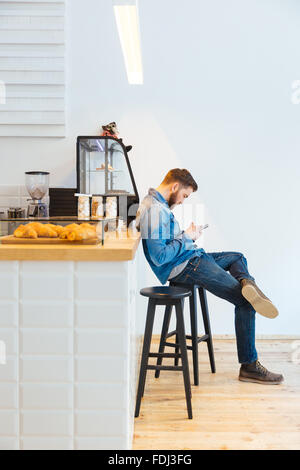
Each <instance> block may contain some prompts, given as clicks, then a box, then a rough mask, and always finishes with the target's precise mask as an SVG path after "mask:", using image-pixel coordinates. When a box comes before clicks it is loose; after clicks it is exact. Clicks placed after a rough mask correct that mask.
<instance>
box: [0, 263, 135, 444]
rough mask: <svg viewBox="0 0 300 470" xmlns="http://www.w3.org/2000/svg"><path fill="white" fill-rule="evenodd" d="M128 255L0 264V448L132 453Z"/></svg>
mask: <svg viewBox="0 0 300 470" xmlns="http://www.w3.org/2000/svg"><path fill="white" fill-rule="evenodd" d="M136 279H137V274H136V258H135V259H134V260H132V261H124V262H120V261H119V262H118V261H116V262H90V261H89V262H83V261H79V262H73V261H32V262H31V261H0V341H1V340H2V341H4V342H5V344H6V354H7V358H6V359H7V361H6V365H1V364H0V449H130V448H131V446H132V437H133V423H134V418H133V413H134V404H135V392H136V375H137V374H136V373H137V370H136V369H137V365H138V358H137V354H138V352H137V344H138V343H139V340H140V338H139V337H138V335H137V333H136V328H135V323H136V307H135V303H136V302H135V301H136Z"/></svg>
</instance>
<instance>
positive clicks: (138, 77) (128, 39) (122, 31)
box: [114, 5, 143, 85]
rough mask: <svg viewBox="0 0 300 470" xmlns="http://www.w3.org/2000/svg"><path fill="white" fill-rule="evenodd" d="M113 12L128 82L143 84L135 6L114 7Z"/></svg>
mask: <svg viewBox="0 0 300 470" xmlns="http://www.w3.org/2000/svg"><path fill="white" fill-rule="evenodd" d="M114 12H115V16H116V22H117V27H118V32H119V37H120V42H121V47H122V51H123V55H124V61H125V66H126V72H127V77H128V82H129V83H130V84H132V85H142V84H143V65H142V53H141V43H140V34H139V22H138V10H137V6H136V5H115V6H114Z"/></svg>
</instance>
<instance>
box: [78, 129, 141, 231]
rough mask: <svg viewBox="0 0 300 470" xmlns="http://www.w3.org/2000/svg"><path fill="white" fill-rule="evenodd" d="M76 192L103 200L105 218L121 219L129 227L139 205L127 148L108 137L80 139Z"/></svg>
mask: <svg viewBox="0 0 300 470" xmlns="http://www.w3.org/2000/svg"><path fill="white" fill-rule="evenodd" d="M77 193H79V194H89V195H92V196H94V197H95V196H97V197H102V201H103V207H104V217H120V218H121V219H123V220H124V221H126V222H127V225H129V223H130V222H131V221H132V220H134V219H135V217H136V212H137V209H138V204H139V195H138V192H137V188H136V184H135V180H134V177H133V173H132V169H131V166H130V162H129V158H128V155H127V151H126V148H125V146H124V145H123V143H122V142H120V140H118V139H116V138H113V137H108V136H90V137H89V136H80V137H78V138H77Z"/></svg>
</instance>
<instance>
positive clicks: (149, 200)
mask: <svg viewBox="0 0 300 470" xmlns="http://www.w3.org/2000/svg"><path fill="white" fill-rule="evenodd" d="M161 213H163V214H164V218H165V217H167V216H169V210H168V208H167V207H166V206H165V204H162V203H161V202H160V201H159V200H158V199H156V198H155V197H154V196H152V195H151V194H147V195H146V196H145V197H144V199H143V200H142V202H141V203H140V205H139V208H138V211H137V215H136V224H137V227H139V226H140V224H141V223H145V220H146V221H147V223H149V222H150V220H151V219H152V220H156V217H158V216H159V214H161ZM149 217H150V218H149Z"/></svg>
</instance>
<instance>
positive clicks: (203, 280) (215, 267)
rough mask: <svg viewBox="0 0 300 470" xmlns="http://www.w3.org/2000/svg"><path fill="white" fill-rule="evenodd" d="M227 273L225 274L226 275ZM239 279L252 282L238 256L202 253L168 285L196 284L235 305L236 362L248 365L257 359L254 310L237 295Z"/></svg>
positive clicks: (242, 257) (239, 293)
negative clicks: (237, 360) (175, 283)
mask: <svg viewBox="0 0 300 470" xmlns="http://www.w3.org/2000/svg"><path fill="white" fill-rule="evenodd" d="M227 271H229V272H227ZM242 279H252V280H253V281H254V278H253V277H252V276H250V274H249V272H248V265H247V260H246V258H245V257H244V256H243V254H242V253H238V252H235V251H222V252H219V253H203V254H202V255H201V256H195V257H194V258H191V259H190V260H189V263H188V264H187V266H186V267H185V268H184V270H183V271H182V272H181V273H179V274H178V275H177V276H176V277H174V278H173V279H172V281H175V280H176V282H184V283H188V284H199V286H201V287H204V289H206V290H207V291H209V292H211V293H212V294H214V295H216V296H218V297H221V298H222V299H225V300H228V302H231V303H232V304H234V305H235V333H236V341H237V351H238V359H239V362H240V363H243V364H249V363H250V362H253V361H255V360H256V359H257V352H256V349H255V310H254V308H253V307H252V305H251V304H250V303H249V302H248V300H246V299H245V298H244V297H243V295H242V293H241V284H240V282H239V281H241V280H242Z"/></svg>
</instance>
